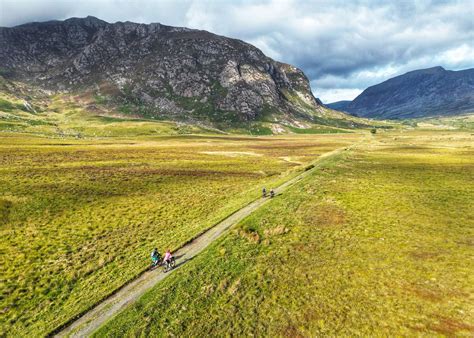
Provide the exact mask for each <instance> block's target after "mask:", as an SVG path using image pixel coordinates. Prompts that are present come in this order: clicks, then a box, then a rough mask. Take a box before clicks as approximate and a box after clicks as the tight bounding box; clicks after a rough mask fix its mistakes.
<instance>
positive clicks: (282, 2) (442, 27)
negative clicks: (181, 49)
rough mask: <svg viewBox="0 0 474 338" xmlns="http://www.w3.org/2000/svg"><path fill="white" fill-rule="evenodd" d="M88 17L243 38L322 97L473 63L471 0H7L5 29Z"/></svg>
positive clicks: (348, 95)
mask: <svg viewBox="0 0 474 338" xmlns="http://www.w3.org/2000/svg"><path fill="white" fill-rule="evenodd" d="M87 15H94V16H97V17H99V18H101V19H103V20H106V21H109V22H115V21H127V20H128V21H136V22H145V23H149V22H161V23H164V24H169V25H174V26H186V27H191V28H198V29H205V30H209V31H212V32H214V33H217V34H221V35H226V36H230V37H235V38H239V39H242V40H245V41H247V42H249V43H252V44H254V45H256V46H257V47H259V48H260V49H262V51H263V52H264V53H266V54H267V55H269V56H270V57H272V58H274V59H277V60H279V61H283V62H287V63H291V64H294V65H296V66H298V67H300V68H301V69H303V71H305V73H306V74H307V75H308V77H309V78H310V79H311V83H312V88H313V91H314V93H315V95H316V96H318V97H321V98H322V99H323V101H325V102H329V101H330V100H333V99H352V98H354V95H357V93H360V92H361V91H362V90H363V89H365V88H366V87H367V86H370V85H374V84H376V83H378V82H381V81H384V80H386V79H388V78H389V77H392V76H395V75H399V74H402V73H404V72H407V71H410V70H414V69H419V68H428V67H433V66H438V65H440V66H443V67H445V68H446V69H453V70H457V69H464V68H471V67H474V57H473V54H474V50H473V48H474V47H473V45H474V20H473V19H472V17H474V1H472V0H453V1H434V0H433V1H429V0H413V1H393V2H389V1H376V0H365V1H347V0H333V1H316V0H306V1H297V0H234V1H223V0H180V1H179V0H164V1H151V0H150V1H145V0H134V1H131V0H130V1H128V0H94V1H92V0H83V1H73V0H43V1H37V0H0V26H12V25H16V24H21V23H25V22H29V21H43V20H48V19H65V18H67V17H71V16H79V17H82V16H87Z"/></svg>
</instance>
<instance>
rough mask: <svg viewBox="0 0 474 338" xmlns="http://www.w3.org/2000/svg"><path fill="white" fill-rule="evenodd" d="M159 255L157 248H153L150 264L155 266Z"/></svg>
mask: <svg viewBox="0 0 474 338" xmlns="http://www.w3.org/2000/svg"><path fill="white" fill-rule="evenodd" d="M160 258H161V255H160V253H159V252H158V249H157V248H154V249H153V251H152V252H151V262H152V263H153V265H157V264H158V262H159V261H160Z"/></svg>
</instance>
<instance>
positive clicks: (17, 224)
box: [0, 134, 361, 335]
mask: <svg viewBox="0 0 474 338" xmlns="http://www.w3.org/2000/svg"><path fill="white" fill-rule="evenodd" d="M360 137H361V136H360V135H356V134H347V135H332V136H328V135H325V136H307V137H304V136H300V137H279V138H246V137H220V136H215V137H210V136H209V137H198V136H192V137H155V138H145V137H143V138H140V137H134V138H133V139H88V140H77V139H73V138H66V139H59V140H58V139H51V138H46V137H30V136H25V135H20V134H4V136H3V137H1V138H0V215H1V216H2V222H1V223H0V236H1V242H0V248H1V257H2V264H1V275H2V284H1V295H2V297H1V304H0V309H1V314H0V316H1V323H2V324H1V330H0V335H3V334H9V335H27V334H30V335H31V334H33V335H38V334H45V333H47V332H50V331H51V330H53V329H54V328H56V327H58V326H59V325H61V324H62V323H64V322H66V321H67V320H69V319H70V318H72V317H73V316H74V315H76V314H78V313H80V312H81V311H83V310H85V309H87V308H88V307H90V306H91V305H92V304H94V303H95V302H97V301H99V300H100V299H101V298H103V297H105V296H106V295H108V294H109V293H110V292H112V291H113V290H114V289H116V288H117V287H119V286H120V285H123V284H124V283H125V282H126V281H128V280H130V279H131V278H133V277H135V276H136V275H137V274H139V273H140V272H141V271H142V270H143V269H145V268H146V267H147V265H148V264H149V261H148V258H149V252H150V250H151V249H152V248H153V247H155V246H156V247H158V248H160V250H165V249H166V248H171V249H176V248H177V247H179V246H180V245H182V244H183V243H185V242H186V241H188V240H190V239H191V238H193V237H194V236H196V235H197V234H199V233H200V232H202V231H203V230H205V229H207V228H209V227H210V226H212V225H213V224H215V223H216V222H218V221H219V220H220V219H222V218H223V217H225V216H226V215H228V214H229V213H231V212H233V211H235V210H236V209H238V208H239V207H241V206H243V205H245V204H246V203H248V202H249V201H251V200H253V199H254V198H257V197H258V196H259V194H260V189H261V187H262V186H263V185H267V186H268V187H270V186H271V185H276V184H278V183H281V182H283V181H284V180H286V179H287V178H288V177H291V176H293V175H295V174H297V173H298V172H299V171H302V170H304V166H305V164H306V163H308V162H310V161H313V160H314V159H316V158H317V157H318V156H319V155H320V154H322V153H324V152H327V151H330V150H333V149H335V148H338V147H341V146H344V145H347V144H350V143H352V142H354V141H356V140H357V139H359V138H360Z"/></svg>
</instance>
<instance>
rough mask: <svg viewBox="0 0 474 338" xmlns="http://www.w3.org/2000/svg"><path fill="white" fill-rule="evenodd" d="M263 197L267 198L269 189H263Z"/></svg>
mask: <svg viewBox="0 0 474 338" xmlns="http://www.w3.org/2000/svg"><path fill="white" fill-rule="evenodd" d="M262 196H263V197H267V189H266V188H265V187H263V189H262Z"/></svg>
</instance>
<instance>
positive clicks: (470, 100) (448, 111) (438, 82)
mask: <svg viewBox="0 0 474 338" xmlns="http://www.w3.org/2000/svg"><path fill="white" fill-rule="evenodd" d="M329 106H331V105H329ZM341 110H344V111H347V112H349V113H351V114H353V115H356V116H362V117H369V118H384V119H401V118H418V117H428V116H451V115H457V114H462V113H468V112H474V68H472V69H466V70H461V71H450V70H445V69H444V68H442V67H434V68H428V69H421V70H415V71H412V72H408V73H406V74H404V75H400V76H397V77H394V78H392V79H389V80H387V81H385V82H382V83H380V84H378V85H375V86H372V87H369V88H367V89H366V90H364V91H363V92H362V93H361V94H360V95H359V96H357V97H356V98H355V99H354V100H353V101H352V102H350V103H349V104H347V105H346V106H345V107H344V109H341Z"/></svg>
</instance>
